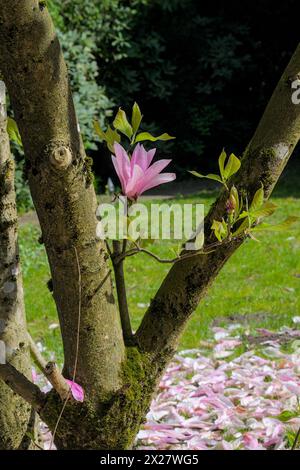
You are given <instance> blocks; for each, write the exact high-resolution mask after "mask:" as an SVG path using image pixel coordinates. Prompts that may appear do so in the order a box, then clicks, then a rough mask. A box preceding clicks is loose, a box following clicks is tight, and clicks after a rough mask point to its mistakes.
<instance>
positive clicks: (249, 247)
mask: <svg viewBox="0 0 300 470" xmlns="http://www.w3.org/2000/svg"><path fill="white" fill-rule="evenodd" d="M292 194H293V193H292ZM215 196H216V194H214V193H208V192H203V193H200V194H198V195H197V196H194V197H189V198H183V197H178V198H177V199H176V202H179V201H180V202H181V203H186V202H203V203H204V204H205V207H206V209H208V208H209V206H210V204H211V203H212V202H213V200H214V198H215ZM155 202H158V201H157V200H156V201H155ZM164 202H166V201H164ZM168 202H175V200H174V201H171V200H169V201H168ZM273 202H275V203H276V204H277V205H278V206H279V208H278V210H277V211H276V214H274V215H273V216H272V219H270V222H276V221H280V220H283V219H284V218H286V217H287V216H288V215H299V209H300V199H299V194H297V193H295V194H294V196H293V197H288V196H287V190H286V189H285V186H284V184H282V185H281V186H280V187H279V189H278V191H277V193H275V195H274V197H273ZM39 235H40V233H39V230H38V229H37V228H36V227H34V226H33V225H30V224H26V225H24V226H22V227H21V229H20V244H21V260H22V263H23V271H24V284H25V302H26V311H27V318H28V325H29V329H30V332H31V334H32V336H33V337H34V339H35V340H36V341H42V342H43V343H44V344H45V346H46V347H47V350H48V351H55V353H56V355H57V357H58V359H62V347H61V340H60V333H59V329H54V330H50V329H49V325H50V324H52V323H57V322H58V320H57V314H56V311H55V306H54V302H53V299H52V295H51V293H50V292H49V290H48V288H47V285H46V284H47V281H48V280H49V278H50V274H49V268H48V265H47V262H46V256H45V252H44V248H43V246H41V245H39V244H38V243H37V240H38V237H39ZM258 238H259V239H260V243H257V242H254V241H251V240H248V241H246V242H245V243H244V245H243V246H242V247H241V248H240V249H239V250H238V251H237V252H236V253H235V254H234V255H233V256H232V258H231V259H230V260H229V262H228V263H227V264H226V266H225V267H224V269H223V270H222V272H221V273H220V275H219V277H218V279H217V280H216V282H215V283H214V285H213V287H212V288H211V289H210V291H209V294H208V296H207V297H206V299H205V300H204V301H203V302H202V303H201V305H200V306H199V307H198V308H197V310H196V312H195V313H194V315H193V317H192V319H191V320H190V322H189V324H188V326H187V328H186V331H185V333H184V335H183V337H182V340H181V344H180V347H181V348H197V346H199V341H200V340H201V339H205V338H206V337H208V336H209V335H210V331H211V325H212V323H213V321H214V319H216V318H219V322H220V324H222V319H224V322H228V317H230V316H232V315H235V314H239V315H249V314H250V315H249V324H250V327H251V326H252V327H266V328H270V329H277V328H279V327H280V326H282V325H287V326H291V325H292V324H293V323H292V318H293V317H294V316H296V315H299V314H300V304H299V298H300V224H299V223H298V224H297V225H296V226H295V228H294V230H293V231H291V232H288V233H281V232H278V233H277V232H273V233H264V234H260V235H259V237H258ZM173 246H174V245H173ZM171 248H172V244H171V243H166V242H155V243H154V244H153V245H151V247H149V249H151V251H153V252H154V253H156V254H157V255H159V256H160V257H172V256H174V253H172V252H171ZM168 269H169V265H163V264H159V263H157V262H156V261H155V260H152V259H151V258H149V257H148V256H147V255H145V254H139V255H137V256H134V257H132V258H129V259H127V260H126V275H127V283H128V297H129V305H130V312H131V316H132V321H133V326H134V328H135V329H136V328H137V326H138V325H139V322H140V321H141V319H142V316H143V314H144V312H145V309H146V306H147V305H148V303H149V302H150V300H151V298H153V297H154V295H155V292H156V290H157V289H158V287H159V286H160V283H161V281H162V280H163V278H164V276H165V274H166V273H167V271H168ZM251 314H262V315H255V316H254V317H253V320H251ZM226 317H227V320H226ZM220 318H221V321H220ZM229 321H230V320H229Z"/></svg>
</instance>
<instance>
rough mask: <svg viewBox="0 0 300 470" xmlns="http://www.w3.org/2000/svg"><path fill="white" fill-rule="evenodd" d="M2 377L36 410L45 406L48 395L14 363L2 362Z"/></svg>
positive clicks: (0, 373)
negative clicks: (16, 367) (15, 366)
mask: <svg viewBox="0 0 300 470" xmlns="http://www.w3.org/2000/svg"><path fill="white" fill-rule="evenodd" d="M0 378H1V379H2V380H3V381H4V382H5V383H6V385H8V386H9V387H10V388H11V389H12V390H13V391H14V392H15V393H17V394H18V395H20V396H21V397H22V398H23V399H24V400H25V401H27V402H28V403H29V404H30V405H32V406H33V407H34V408H35V409H36V411H39V410H40V409H41V408H42V407H43V405H44V403H45V397H46V395H45V394H44V393H43V392H42V391H41V390H40V389H39V387H38V386H37V385H34V384H33V383H32V382H30V380H28V379H27V377H25V375H23V374H21V372H19V371H18V370H17V369H15V368H14V367H13V366H12V365H10V364H0Z"/></svg>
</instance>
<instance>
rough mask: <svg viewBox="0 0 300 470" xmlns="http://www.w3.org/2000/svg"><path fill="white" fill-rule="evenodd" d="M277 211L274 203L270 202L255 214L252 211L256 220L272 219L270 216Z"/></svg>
mask: <svg viewBox="0 0 300 470" xmlns="http://www.w3.org/2000/svg"><path fill="white" fill-rule="evenodd" d="M276 209H277V206H276V204H273V202H270V201H268V202H266V203H265V204H264V205H263V206H262V207H261V208H260V209H258V210H256V211H254V212H252V211H251V216H252V217H254V218H255V219H258V218H260V217H270V215H272V214H274V212H275V211H276Z"/></svg>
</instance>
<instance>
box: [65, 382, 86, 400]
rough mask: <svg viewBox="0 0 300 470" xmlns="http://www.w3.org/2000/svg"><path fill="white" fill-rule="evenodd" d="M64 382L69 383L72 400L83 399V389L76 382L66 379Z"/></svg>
mask: <svg viewBox="0 0 300 470" xmlns="http://www.w3.org/2000/svg"><path fill="white" fill-rule="evenodd" d="M66 382H67V383H68V384H69V385H70V390H71V393H72V396H73V398H74V400H76V401H80V402H83V401H84V390H83V388H82V387H81V386H80V385H78V384H77V383H76V382H73V381H72V380H68V379H66Z"/></svg>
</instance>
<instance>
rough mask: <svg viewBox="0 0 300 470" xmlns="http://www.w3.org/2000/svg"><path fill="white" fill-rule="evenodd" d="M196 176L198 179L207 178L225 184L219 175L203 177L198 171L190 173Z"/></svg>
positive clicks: (210, 174)
mask: <svg viewBox="0 0 300 470" xmlns="http://www.w3.org/2000/svg"><path fill="white" fill-rule="evenodd" d="M189 173H191V174H192V175H194V176H197V178H206V179H209V180H214V181H218V182H219V183H221V184H223V181H222V179H221V177H220V176H219V175H214V174H212V173H209V174H208V175H201V173H198V171H189Z"/></svg>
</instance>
